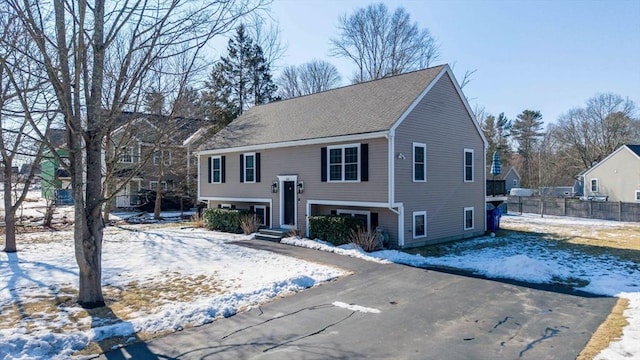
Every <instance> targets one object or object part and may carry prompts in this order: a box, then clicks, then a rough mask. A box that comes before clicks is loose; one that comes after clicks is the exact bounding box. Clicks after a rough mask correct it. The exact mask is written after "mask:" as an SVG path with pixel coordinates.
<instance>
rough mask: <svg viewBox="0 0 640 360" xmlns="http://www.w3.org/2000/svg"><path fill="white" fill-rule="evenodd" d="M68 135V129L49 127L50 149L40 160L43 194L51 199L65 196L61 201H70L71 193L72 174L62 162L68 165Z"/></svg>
mask: <svg viewBox="0 0 640 360" xmlns="http://www.w3.org/2000/svg"><path fill="white" fill-rule="evenodd" d="M66 136H67V130H66V129H49V130H48V131H47V134H46V139H47V141H48V143H49V149H48V150H45V151H44V152H43V154H42V159H41V160H40V186H41V195H42V197H43V198H45V199H49V200H54V199H55V200H58V199H56V198H57V197H63V198H64V199H65V201H58V202H59V203H68V202H69V201H68V200H69V196H70V195H71V193H70V191H71V190H70V189H71V176H70V174H69V171H68V169H67V168H66V167H65V166H64V165H63V164H61V163H60V161H61V160H62V162H65V163H67V165H68V159H69V150H67V142H66ZM56 154H57V156H56ZM71 199H73V197H72V196H71Z"/></svg>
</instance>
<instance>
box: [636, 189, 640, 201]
mask: <svg viewBox="0 0 640 360" xmlns="http://www.w3.org/2000/svg"><path fill="white" fill-rule="evenodd" d="M636 201H640V190H636Z"/></svg>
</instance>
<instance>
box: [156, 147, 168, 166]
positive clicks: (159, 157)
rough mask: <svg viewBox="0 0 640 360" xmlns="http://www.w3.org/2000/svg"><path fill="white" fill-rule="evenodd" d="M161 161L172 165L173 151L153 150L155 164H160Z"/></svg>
mask: <svg viewBox="0 0 640 360" xmlns="http://www.w3.org/2000/svg"><path fill="white" fill-rule="evenodd" d="M160 161H162V162H163V163H164V165H171V151H169V150H167V151H165V150H156V151H154V152H153V165H158V164H160Z"/></svg>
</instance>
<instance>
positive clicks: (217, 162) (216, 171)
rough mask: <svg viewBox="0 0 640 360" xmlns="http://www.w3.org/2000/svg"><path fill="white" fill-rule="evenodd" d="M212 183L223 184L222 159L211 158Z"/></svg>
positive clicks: (218, 157)
mask: <svg viewBox="0 0 640 360" xmlns="http://www.w3.org/2000/svg"><path fill="white" fill-rule="evenodd" d="M211 182H212V183H213V184H220V183H222V157H220V156H212V157H211Z"/></svg>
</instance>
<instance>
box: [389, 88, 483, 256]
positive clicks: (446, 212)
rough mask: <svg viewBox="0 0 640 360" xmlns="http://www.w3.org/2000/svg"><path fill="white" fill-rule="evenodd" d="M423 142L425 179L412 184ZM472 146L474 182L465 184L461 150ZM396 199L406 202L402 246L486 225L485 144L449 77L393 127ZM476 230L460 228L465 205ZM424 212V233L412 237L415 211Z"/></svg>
mask: <svg viewBox="0 0 640 360" xmlns="http://www.w3.org/2000/svg"><path fill="white" fill-rule="evenodd" d="M414 142H419V143H425V144H426V145H427V155H426V162H427V165H426V167H427V181H426V182H418V183H414V182H413V172H412V171H413V143H414ZM465 148H466V149H473V151H474V153H473V161H474V163H473V165H474V173H473V177H474V181H473V182H464V149H465ZM395 153H396V154H397V153H403V154H405V155H406V159H399V158H398V157H396V159H395V201H396V202H401V203H403V205H404V229H405V234H404V236H405V240H404V246H405V247H408V246H418V245H422V244H425V243H434V242H439V241H442V240H451V239H456V238H464V237H470V236H475V235H478V234H481V233H482V232H483V231H484V226H485V193H484V192H485V189H484V187H485V182H484V144H483V141H482V137H481V136H480V134H479V133H478V131H477V129H476V127H475V126H474V124H473V119H472V118H471V117H470V116H469V114H468V113H467V111H466V109H465V107H464V104H463V102H462V101H461V100H460V98H459V97H458V95H457V92H456V90H455V87H454V85H453V83H452V82H451V79H450V78H449V77H448V76H446V75H445V76H443V77H442V78H441V79H440V80H438V82H437V83H436V84H435V85H434V87H433V88H432V89H431V90H430V91H429V93H428V94H427V95H426V96H425V97H424V98H423V99H422V101H421V102H420V103H419V104H417V106H416V107H415V108H414V109H413V111H412V112H411V113H410V114H409V115H408V116H407V118H406V119H405V120H404V122H402V123H401V124H400V126H399V127H398V128H397V130H396V138H395ZM465 207H474V209H475V212H474V215H475V216H474V218H475V219H474V229H473V230H464V222H463V220H464V217H463V216H464V208H465ZM415 211H426V212H427V237H426V238H420V239H415V240H414V239H413V212H415Z"/></svg>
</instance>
